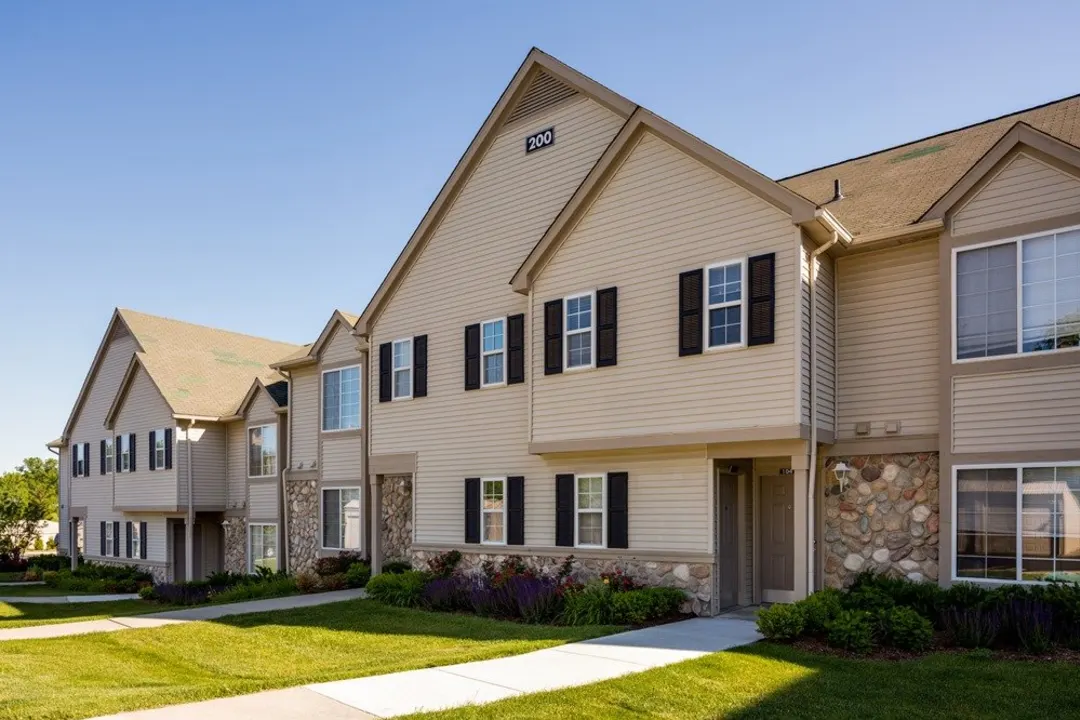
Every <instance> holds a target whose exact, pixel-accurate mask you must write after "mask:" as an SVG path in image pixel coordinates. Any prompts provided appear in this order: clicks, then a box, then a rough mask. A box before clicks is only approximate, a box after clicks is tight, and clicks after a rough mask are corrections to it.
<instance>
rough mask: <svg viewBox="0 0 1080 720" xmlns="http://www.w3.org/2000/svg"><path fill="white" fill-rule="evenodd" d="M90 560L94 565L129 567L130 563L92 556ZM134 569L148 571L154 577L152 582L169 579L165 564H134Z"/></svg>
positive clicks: (162, 581)
mask: <svg viewBox="0 0 1080 720" xmlns="http://www.w3.org/2000/svg"><path fill="white" fill-rule="evenodd" d="M91 562H93V563H94V564H96V565H109V566H110V567H124V568H129V567H131V563H122V562H112V561H110V560H99V559H98V558H94V559H93V560H92V561H91ZM135 567H136V569H138V570H141V571H142V572H146V573H150V577H152V578H153V579H154V583H155V584H157V583H164V582H168V581H169V568H168V567H166V566H165V565H136V566H135Z"/></svg>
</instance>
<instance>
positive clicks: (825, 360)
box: [800, 242, 836, 432]
mask: <svg viewBox="0 0 1080 720" xmlns="http://www.w3.org/2000/svg"><path fill="white" fill-rule="evenodd" d="M813 250H814V246H813V245H811V244H809V243H808V242H804V243H803V247H802V270H801V276H802V302H801V310H802V319H801V322H802V346H801V350H800V368H801V375H802V390H801V392H800V398H801V404H802V410H801V418H802V422H803V424H806V425H809V424H810V395H811V388H810V353H811V342H810V325H811V323H810V255H811V253H812V252H813ZM816 264H817V277H816V280H815V286H814V294H815V295H817V311H816V312H817V323H816V330H817V354H818V358H817V381H818V388H817V389H818V408H817V412H818V428H820V429H823V430H826V431H829V432H831V431H833V430H834V429H835V423H836V414H835V412H836V322H835V320H836V315H835V305H836V303H835V300H834V294H833V293H834V287H835V281H834V272H833V259H832V258H831V257H830V256H829V255H821V256H819V257H818V258H817V260H816Z"/></svg>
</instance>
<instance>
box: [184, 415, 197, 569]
mask: <svg viewBox="0 0 1080 720" xmlns="http://www.w3.org/2000/svg"><path fill="white" fill-rule="evenodd" d="M194 428H195V421H194V420H188V427H187V432H186V433H184V440H185V441H186V442H185V444H186V445H187V524H186V527H185V528H184V579H185V580H187V581H188V582H191V581H192V580H194V579H195V578H193V577H192V575H193V574H194V573H195V557H194V556H195V492H194V482H193V481H192V475H191V431H192V430H193V429H194Z"/></svg>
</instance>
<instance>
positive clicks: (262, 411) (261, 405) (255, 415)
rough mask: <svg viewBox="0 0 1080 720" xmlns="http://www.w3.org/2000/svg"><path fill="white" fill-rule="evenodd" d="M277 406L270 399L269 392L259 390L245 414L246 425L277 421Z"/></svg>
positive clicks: (271, 423)
mask: <svg viewBox="0 0 1080 720" xmlns="http://www.w3.org/2000/svg"><path fill="white" fill-rule="evenodd" d="M277 408H278V406H277V403H275V402H274V401H273V400H272V399H271V397H270V394H269V393H268V392H266V391H265V390H259V392H257V393H256V394H255V399H254V400H252V401H251V405H250V407H248V411H247V414H246V415H245V417H247V423H248V425H263V424H270V425H273V424H274V423H276V422H277V412H276V411H277Z"/></svg>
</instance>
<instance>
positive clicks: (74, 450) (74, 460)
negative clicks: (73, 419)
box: [68, 443, 79, 477]
mask: <svg viewBox="0 0 1080 720" xmlns="http://www.w3.org/2000/svg"><path fill="white" fill-rule="evenodd" d="M68 452H70V453H71V477H78V476H79V444H78V443H75V444H73V445H72V446H71V449H70V450H69V451H68Z"/></svg>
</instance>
